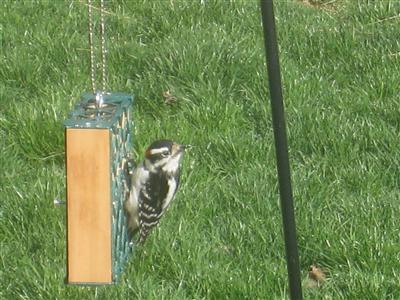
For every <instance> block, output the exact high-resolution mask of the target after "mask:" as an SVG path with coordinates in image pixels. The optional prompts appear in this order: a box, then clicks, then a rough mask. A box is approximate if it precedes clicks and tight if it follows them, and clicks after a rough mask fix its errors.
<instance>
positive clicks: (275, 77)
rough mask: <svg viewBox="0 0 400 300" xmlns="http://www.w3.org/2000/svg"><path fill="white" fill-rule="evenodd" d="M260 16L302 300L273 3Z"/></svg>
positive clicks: (297, 294) (292, 260)
mask: <svg viewBox="0 0 400 300" xmlns="http://www.w3.org/2000/svg"><path fill="white" fill-rule="evenodd" d="M261 15H262V23H263V29H264V43H265V51H266V58H267V69H268V80H269V88H270V94H271V109H272V123H273V127H274V136H275V150H276V159H277V169H278V180H279V192H280V199H281V209H282V219H283V231H284V237H285V248H286V262H287V269H288V277H289V289H290V297H291V299H293V300H294V299H296V300H297V299H303V296H302V291H301V279H300V268H299V254H298V250H297V237H296V223H295V217H294V207H293V195H292V186H291V179H290V166H289V155H288V145H287V136H286V125H285V117H284V108H283V97H282V84H281V74H280V68H279V56H278V43H277V38H276V31H275V17H274V8H273V3H272V0H261Z"/></svg>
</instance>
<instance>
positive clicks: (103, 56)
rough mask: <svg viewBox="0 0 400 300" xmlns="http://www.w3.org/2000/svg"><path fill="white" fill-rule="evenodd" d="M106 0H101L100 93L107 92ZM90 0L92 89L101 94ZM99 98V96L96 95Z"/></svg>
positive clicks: (90, 2) (89, 0) (89, 1)
mask: <svg viewBox="0 0 400 300" xmlns="http://www.w3.org/2000/svg"><path fill="white" fill-rule="evenodd" d="M104 1H105V0H101V1H100V3H101V4H100V23H101V24H100V39H101V59H102V62H101V70H102V90H101V92H100V94H103V93H105V91H106V80H107V78H106V73H107V70H106V54H107V49H106V38H105V27H106V26H105V18H104V10H105V5H104ZM87 2H88V12H89V47H90V72H91V80H92V90H93V94H95V95H96V94H99V92H98V91H97V88H96V62H95V53H94V41H93V31H94V22H93V6H92V0H87ZM96 98H97V97H96Z"/></svg>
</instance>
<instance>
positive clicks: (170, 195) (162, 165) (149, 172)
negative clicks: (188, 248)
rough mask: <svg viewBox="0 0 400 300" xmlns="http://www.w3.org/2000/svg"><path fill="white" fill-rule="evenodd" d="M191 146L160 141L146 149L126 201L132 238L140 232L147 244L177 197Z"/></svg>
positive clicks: (131, 181) (139, 238)
mask: <svg viewBox="0 0 400 300" xmlns="http://www.w3.org/2000/svg"><path fill="white" fill-rule="evenodd" d="M188 148H190V145H183V144H178V143H176V142H174V141H171V140H157V141H155V142H153V143H152V144H151V145H150V146H149V147H148V148H147V150H146V151H145V158H144V160H143V161H142V162H141V163H140V164H139V165H138V166H137V168H136V169H135V170H134V171H133V172H132V174H131V179H130V193H129V197H128V199H127V200H126V201H125V203H124V208H125V211H126V214H127V220H128V221H127V226H128V233H129V236H130V239H132V238H133V236H135V235H136V234H137V233H138V239H137V243H138V244H143V243H144V242H145V240H146V239H147V237H148V235H149V234H150V232H151V230H152V229H153V228H154V227H156V226H157V225H158V223H159V221H160V218H161V217H162V216H163V215H164V214H165V212H166V211H167V209H168V208H169V206H170V204H171V202H172V201H173V200H174V198H175V194H176V191H177V190H178V186H179V181H180V168H181V162H182V159H183V156H184V153H185V150H186V149H188Z"/></svg>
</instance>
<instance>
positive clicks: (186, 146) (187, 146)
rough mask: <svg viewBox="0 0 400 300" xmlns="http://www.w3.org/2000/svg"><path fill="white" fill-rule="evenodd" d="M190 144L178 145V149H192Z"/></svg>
mask: <svg viewBox="0 0 400 300" xmlns="http://www.w3.org/2000/svg"><path fill="white" fill-rule="evenodd" d="M192 147H193V146H192V145H179V150H180V151H186V150H190V149H192Z"/></svg>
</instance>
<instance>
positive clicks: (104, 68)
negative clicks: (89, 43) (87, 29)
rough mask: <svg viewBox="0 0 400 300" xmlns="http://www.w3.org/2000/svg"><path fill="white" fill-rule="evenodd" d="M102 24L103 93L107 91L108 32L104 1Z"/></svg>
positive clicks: (102, 3) (101, 10)
mask: <svg viewBox="0 0 400 300" xmlns="http://www.w3.org/2000/svg"><path fill="white" fill-rule="evenodd" d="M100 22H101V27H100V28H101V30H100V35H101V58H102V79H103V92H105V91H106V79H107V78H106V54H107V50H106V37H105V34H106V30H105V27H106V25H105V18H104V0H101V7H100Z"/></svg>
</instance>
